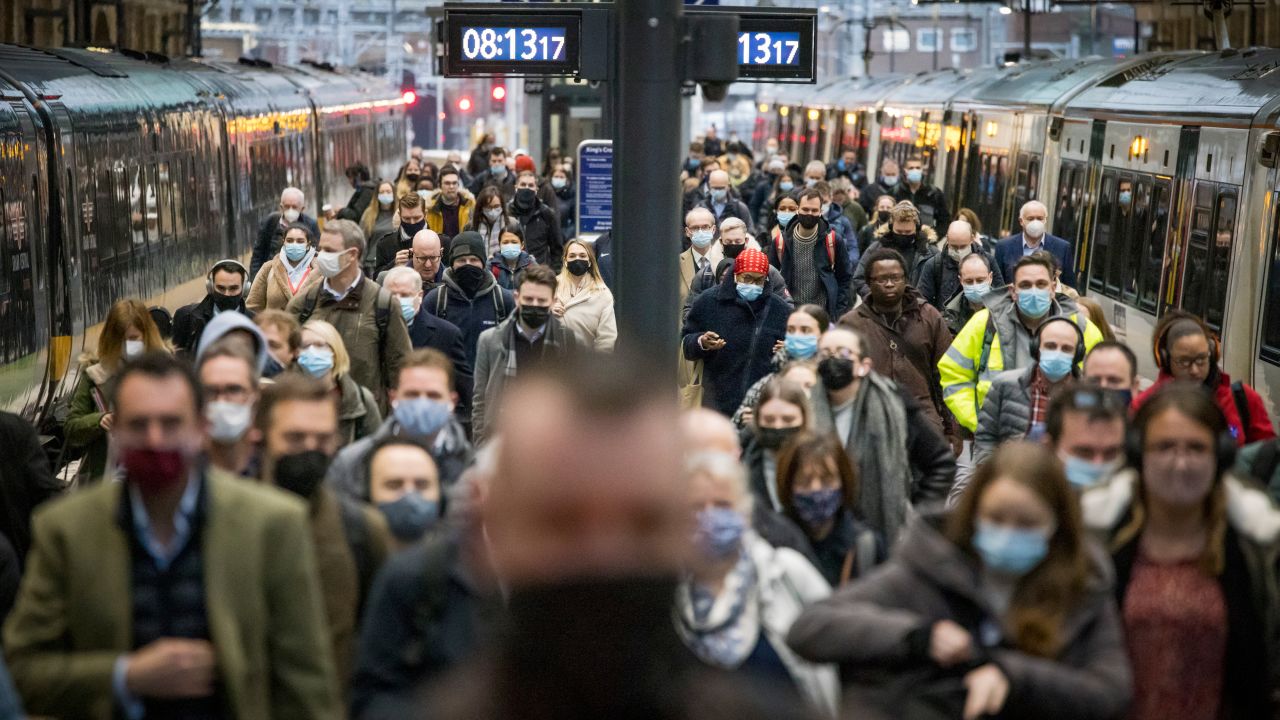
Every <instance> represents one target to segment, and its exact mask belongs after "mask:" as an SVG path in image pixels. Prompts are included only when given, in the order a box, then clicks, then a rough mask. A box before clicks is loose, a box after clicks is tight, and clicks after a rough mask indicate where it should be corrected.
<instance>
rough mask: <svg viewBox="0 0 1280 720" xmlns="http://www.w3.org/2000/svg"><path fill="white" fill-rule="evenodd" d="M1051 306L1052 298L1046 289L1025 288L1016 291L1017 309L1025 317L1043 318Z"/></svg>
mask: <svg viewBox="0 0 1280 720" xmlns="http://www.w3.org/2000/svg"><path fill="white" fill-rule="evenodd" d="M1052 305H1053V298H1052V296H1051V295H1050V294H1049V289H1048V288H1043V289H1042V288H1027V289H1026V290H1019V291H1018V309H1019V310H1021V311H1022V314H1023V315H1026V316H1027V317H1032V318H1040V317H1044V316H1045V313H1047V312H1049V308H1050V307H1052Z"/></svg>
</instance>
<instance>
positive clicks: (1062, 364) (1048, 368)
mask: <svg viewBox="0 0 1280 720" xmlns="http://www.w3.org/2000/svg"><path fill="white" fill-rule="evenodd" d="M1073 359H1074V358H1073V357H1072V356H1070V355H1068V354H1066V353H1064V352H1062V351H1061V350H1041V351H1040V372H1042V373H1044V376H1045V377H1047V378H1049V380H1050V381H1051V382H1058V381H1059V380H1061V379H1062V378H1064V377H1066V376H1068V375H1070V374H1071V364H1072V363H1071V361H1072V360H1073Z"/></svg>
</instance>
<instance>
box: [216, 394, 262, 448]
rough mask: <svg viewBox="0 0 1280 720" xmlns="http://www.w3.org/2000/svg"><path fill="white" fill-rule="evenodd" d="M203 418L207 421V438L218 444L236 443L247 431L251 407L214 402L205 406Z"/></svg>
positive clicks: (251, 412) (250, 418)
mask: <svg viewBox="0 0 1280 720" xmlns="http://www.w3.org/2000/svg"><path fill="white" fill-rule="evenodd" d="M204 416H205V419H207V420H208V421H209V437H211V438H213V439H214V440H215V441H217V442H220V443H233V442H238V441H239V440H240V438H242V437H244V434H245V432H246V431H247V430H248V429H249V423H250V422H251V421H252V419H253V406H252V405H247V404H242V403H233V402H221V401H217V400H215V401H213V402H211V403H209V404H208V405H206V406H205V408H204Z"/></svg>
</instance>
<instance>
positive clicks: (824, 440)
mask: <svg viewBox="0 0 1280 720" xmlns="http://www.w3.org/2000/svg"><path fill="white" fill-rule="evenodd" d="M828 459H830V460H831V461H832V463H833V464H834V465H835V468H836V475H838V476H840V494H841V495H842V496H843V498H844V500H843V506H844V507H845V508H846V509H849V510H852V509H854V508H855V507H857V503H858V470H857V468H855V467H854V466H853V463H852V462H851V461H850V460H849V453H847V452H845V449H844V443H842V442H840V440H839V439H837V438H836V436H835V435H833V434H831V433H817V432H813V431H810V430H801V431H800V432H798V433H796V434H795V435H794V436H792V437H791V439H790V440H788V441H787V442H786V444H785V445H783V446H782V450H781V451H779V453H778V479H777V482H778V502H779V504H781V505H782V512H783V513H785V514H786V516H787V517H788V518H790V519H791V521H792V522H794V523H797V524H799V526H800V527H804V523H803V522H802V521H801V520H800V516H799V515H797V514H796V510H795V503H794V501H793V500H792V498H794V497H795V487H794V486H795V481H796V478H797V477H799V476H800V474H801V473H803V472H804V471H805V470H806V469H807V468H810V467H813V466H815V465H818V466H821V467H822V468H823V469H824V470H825V469H826V462H827V460H828Z"/></svg>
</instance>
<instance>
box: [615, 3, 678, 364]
mask: <svg viewBox="0 0 1280 720" xmlns="http://www.w3.org/2000/svg"><path fill="white" fill-rule="evenodd" d="M682 16H683V9H682V6H681V3H680V0H619V2H618V4H617V11H616V15H615V17H616V22H617V36H616V37H617V43H616V45H615V47H616V48H617V52H616V53H615V54H614V58H615V60H614V63H615V64H614V75H613V77H614V78H615V82H613V83H611V84H612V86H613V87H612V88H611V89H610V91H611V92H612V93H613V94H614V95H613V99H614V105H613V107H614V108H615V109H616V110H617V112H615V113H614V133H613V137H614V145H613V152H614V165H613V187H614V193H615V196H616V195H617V194H618V193H621V192H625V193H626V197H627V198H630V199H631V200H632V201H631V202H627V201H623V202H617V201H616V200H615V202H614V205H613V231H612V234H613V244H614V248H613V256H614V258H615V261H616V268H617V279H618V283H617V286H618V304H617V312H618V337H619V338H621V341H622V343H623V344H624V345H625V346H626V347H627V348H629V349H630V350H631V351H632V352H637V353H643V354H644V358H645V362H646V363H649V364H650V366H651V367H653V368H654V369H655V370H656V371H657V372H660V373H664V374H665V375H667V376H670V377H673V378H674V377H675V370H676V367H675V361H676V351H677V347H678V344H679V337H678V336H679V332H678V327H679V325H678V324H677V323H678V318H679V308H677V307H676V305H677V302H678V300H677V298H678V293H677V282H678V278H679V274H680V268H679V253H678V252H676V250H677V249H678V246H677V245H675V242H676V239H677V238H678V237H679V233H680V185H679V175H680V157H679V151H680V146H679V143H677V142H675V139H676V138H678V137H679V133H680V75H681V68H682V67H683V65H684V63H683V61H682V55H681V40H680V33H681V18H682ZM619 199H620V198H619ZM636 199H641V201H640V202H635V200H636Z"/></svg>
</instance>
